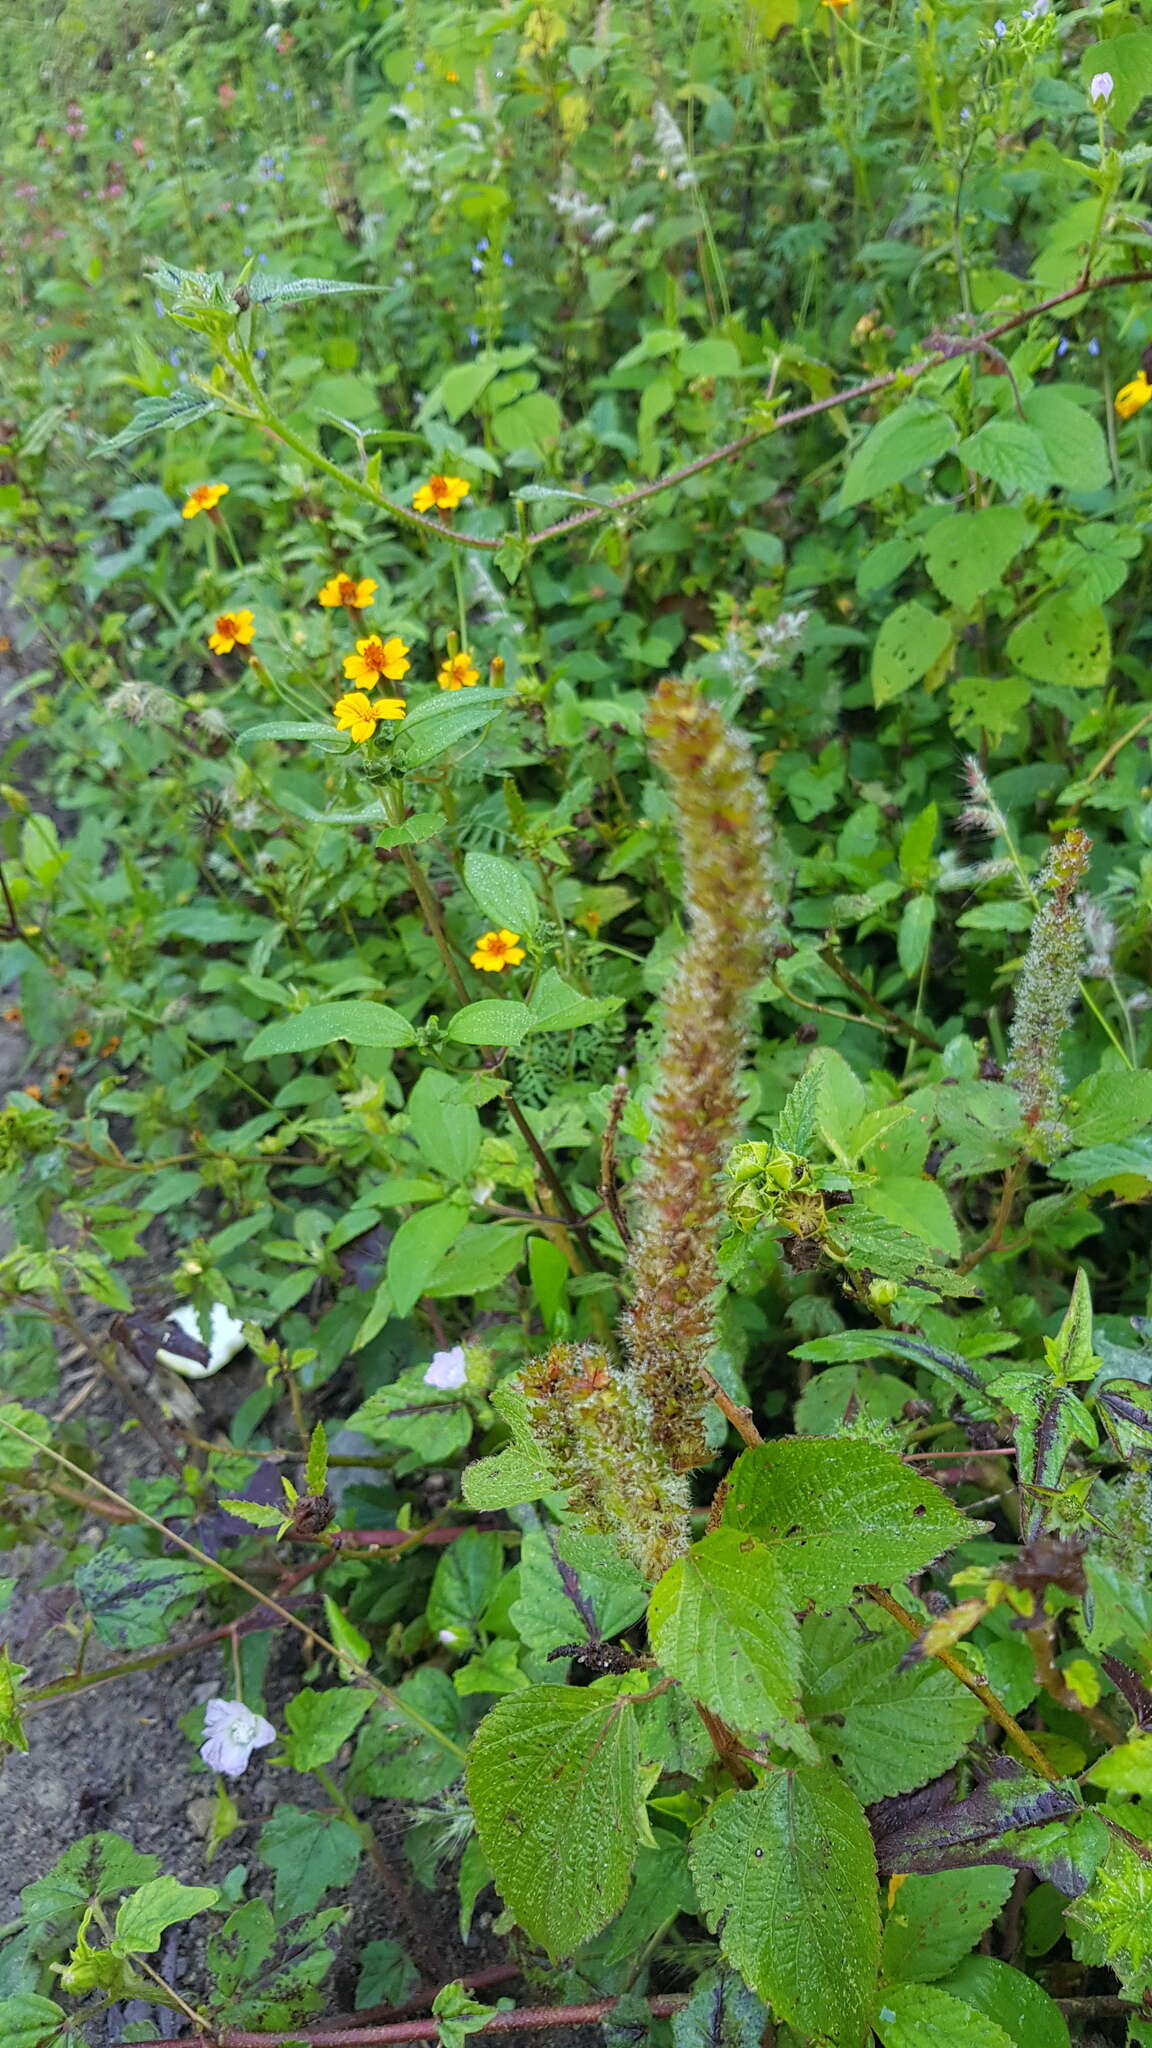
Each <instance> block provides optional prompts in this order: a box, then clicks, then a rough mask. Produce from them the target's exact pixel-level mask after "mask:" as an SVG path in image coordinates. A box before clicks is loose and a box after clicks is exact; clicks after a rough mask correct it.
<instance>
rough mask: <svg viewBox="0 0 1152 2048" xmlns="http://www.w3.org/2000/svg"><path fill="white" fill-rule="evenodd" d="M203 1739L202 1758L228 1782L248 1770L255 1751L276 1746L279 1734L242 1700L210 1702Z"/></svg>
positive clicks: (205, 1714)
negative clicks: (249, 1761) (270, 1745)
mask: <svg viewBox="0 0 1152 2048" xmlns="http://www.w3.org/2000/svg"><path fill="white" fill-rule="evenodd" d="M204 1736H205V1739H204V1741H203V1742H202V1743H201V1745H200V1754H201V1756H202V1757H203V1759H204V1761H205V1763H206V1764H207V1765H208V1767H209V1769H210V1770H213V1771H223V1773H224V1775H225V1777H226V1778H238V1777H239V1776H240V1773H241V1771H243V1770H246V1769H247V1767H248V1759H249V1758H250V1756H251V1755H252V1751H253V1750H254V1749H263V1748H265V1746H266V1745H267V1744H268V1743H269V1742H275V1740H276V1730H275V1729H274V1728H273V1726H272V1723H271V1721H266V1720H265V1719H264V1717H263V1715H262V1714H254V1713H253V1712H252V1709H251V1707H246V1706H245V1705H244V1702H243V1700H209V1702H208V1705H207V1706H206V1707H205V1709H204Z"/></svg>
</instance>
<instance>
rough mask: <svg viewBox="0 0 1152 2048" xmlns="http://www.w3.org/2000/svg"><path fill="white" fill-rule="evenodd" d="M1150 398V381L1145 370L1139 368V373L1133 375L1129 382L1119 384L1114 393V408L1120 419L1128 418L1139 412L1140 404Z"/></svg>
mask: <svg viewBox="0 0 1152 2048" xmlns="http://www.w3.org/2000/svg"><path fill="white" fill-rule="evenodd" d="M1150 398H1152V383H1149V381H1148V372H1147V370H1141V372H1140V375H1139V376H1138V377H1133V379H1132V382H1131V383H1130V384H1122V385H1121V387H1120V389H1119V391H1118V392H1117V393H1116V401H1115V403H1116V410H1117V412H1118V413H1119V415H1120V417H1121V419H1122V420H1130V419H1131V417H1132V415H1133V413H1134V412H1139V410H1140V407H1141V406H1142V405H1147V403H1148V400H1149V399H1150Z"/></svg>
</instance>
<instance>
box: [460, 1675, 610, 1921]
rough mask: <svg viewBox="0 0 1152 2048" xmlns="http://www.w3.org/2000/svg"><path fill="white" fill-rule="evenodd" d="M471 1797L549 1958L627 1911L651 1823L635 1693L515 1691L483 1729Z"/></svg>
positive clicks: (522, 1914)
mask: <svg viewBox="0 0 1152 2048" xmlns="http://www.w3.org/2000/svg"><path fill="white" fill-rule="evenodd" d="M468 1796H469V1799H470V1801H471V1805H472V1810H473V1813H474V1814H475V1816H476V1827H477V1831H478V1833H479V1836H480V1844H481V1847H482V1848H483V1850H484V1854H485V1855H486V1856H487V1858H488V1861H489V1863H490V1864H491V1867H492V1872H493V1876H494V1878H495V1882H496V1887H497V1890H498V1891H499V1892H500V1893H501V1895H502V1897H503V1899H504V1902H505V1904H506V1905H507V1907H508V1908H509V1911H510V1912H512V1913H513V1914H514V1915H515V1917H516V1919H517V1920H518V1921H519V1922H520V1925H521V1926H522V1927H523V1928H524V1930H525V1933H527V1934H528V1935H530V1936H531V1938H532V1940H533V1941H538V1942H539V1943H540V1944H541V1946H542V1947H543V1948H546V1949H547V1950H548V1952H549V1954H550V1955H554V1956H559V1955H569V1954H571V1952H572V1950H573V1949H574V1948H578V1947H579V1945H580V1943H581V1942H583V1941H587V1940H588V1939H589V1938H590V1937H591V1936H592V1935H593V1934H598V1933H599V1931H600V1929H601V1928H602V1927H604V1926H606V1925H607V1923H608V1921H609V1920H610V1919H611V1918H612V1916H613V1914H614V1913H617V1912H619V1910H620V1907H621V1906H622V1905H623V1903H624V1900H625V1898H626V1896H627V1892H628V1883H629V1879H630V1877H631V1874H632V1865H633V1862H634V1860H635V1856H636V1851H637V1849H638V1848H639V1846H640V1842H641V1840H642V1839H643V1826H644V1823H643V1802H642V1784H641V1777H640V1766H639V1754H638V1747H637V1739H636V1722H635V1709H634V1708H633V1707H632V1706H631V1705H629V1704H628V1703H627V1702H626V1701H625V1700H622V1699H619V1698H613V1697H611V1696H609V1697H605V1695H604V1694H603V1693H601V1692H599V1691H598V1690H597V1689H596V1688H595V1687H580V1688H572V1687H568V1686H561V1685H539V1686H534V1687H533V1688H532V1689H531V1691H530V1692H527V1693H512V1694H510V1695H509V1696H508V1697H507V1698H506V1699H503V1700H501V1701H500V1704H499V1705H498V1706H497V1707H494V1708H493V1710H492V1712H491V1713H490V1714H489V1715H488V1716H487V1718H486V1719H485V1720H483V1721H482V1722H481V1723H480V1726H479V1728H478V1729H477V1731H476V1734H475V1737H474V1738H473V1742H472V1747H471V1750H470V1751H469V1756H468Z"/></svg>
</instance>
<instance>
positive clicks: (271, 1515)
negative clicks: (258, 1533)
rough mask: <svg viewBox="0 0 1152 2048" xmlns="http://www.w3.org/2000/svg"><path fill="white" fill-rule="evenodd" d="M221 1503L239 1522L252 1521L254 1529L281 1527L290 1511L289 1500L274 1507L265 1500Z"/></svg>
mask: <svg viewBox="0 0 1152 2048" xmlns="http://www.w3.org/2000/svg"><path fill="white" fill-rule="evenodd" d="M220 1505H221V1507H222V1508H223V1509H224V1511H225V1513H226V1514H229V1515H234V1516H235V1517H236V1520H237V1521H238V1522H251V1524H252V1526H253V1528H254V1529H279V1528H280V1526H281V1524H282V1523H283V1522H284V1520H285V1518H286V1516H287V1513H288V1505H287V1502H285V1503H284V1504H283V1505H282V1506H281V1507H273V1506H272V1505H271V1503H270V1502H268V1501H263V1500H222V1501H221V1503H220Z"/></svg>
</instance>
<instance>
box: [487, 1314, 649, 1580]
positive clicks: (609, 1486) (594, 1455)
mask: <svg viewBox="0 0 1152 2048" xmlns="http://www.w3.org/2000/svg"><path fill="white" fill-rule="evenodd" d="M520 1387H521V1390H522V1392H523V1395H524V1399H525V1403H526V1406H527V1411H528V1417H529V1420H530V1422H531V1427H532V1434H533V1436H534V1437H535V1439H536V1441H537V1442H538V1443H539V1445H540V1447H541V1449H542V1450H543V1451H544V1453H545V1455H546V1457H547V1459H548V1463H549V1465H550V1466H551V1468H552V1470H553V1472H554V1473H555V1474H556V1477H557V1479H558V1480H559V1482H560V1484H561V1486H562V1487H563V1489H564V1491H565V1493H566V1494H567V1496H568V1500H569V1502H570V1504H571V1506H572V1508H573V1509H574V1510H575V1512H576V1513H577V1514H578V1515H579V1516H580V1517H581V1518H582V1520H583V1521H584V1522H585V1523H586V1525H587V1526H588V1527H589V1528H592V1529H596V1530H599V1531H601V1532H602V1533H603V1534H604V1535H608V1536H613V1537H615V1538H616V1540H617V1541H618V1542H620V1543H622V1544H623V1545H624V1547H625V1549H626V1550H627V1551H628V1552H629V1554H630V1555H631V1557H632V1558H633V1559H634V1561H635V1563H636V1564H637V1565H638V1566H639V1568H640V1570H641V1571H642V1572H643V1573H644V1575H645V1577H646V1578H649V1579H657V1578H659V1577H660V1575H661V1573H662V1572H665V1571H667V1569H668V1566H669V1565H670V1564H673V1563H674V1562H675V1560H676V1558H678V1557H679V1556H680V1555H681V1553H682V1552H683V1551H684V1550H686V1549H687V1547H688V1543H689V1520H688V1489H687V1484H686V1482H685V1480H684V1479H682V1478H681V1477H680V1475H679V1474H678V1473H676V1472H674V1471H673V1470H672V1468H671V1466H670V1465H669V1463H668V1460H667V1458H666V1457H665V1456H664V1454H663V1453H662V1452H661V1450H660V1447H659V1445H658V1444H656V1443H654V1442H653V1440H652V1434H651V1431H650V1429H649V1426H648V1418H647V1415H646V1412H645V1407H644V1403H643V1401H642V1399H641V1398H640V1396H639V1394H638V1392H637V1390H636V1387H635V1386H634V1385H633V1383H632V1381H631V1380H630V1379H629V1377H628V1376H627V1374H625V1373H624V1372H622V1371H621V1369H620V1367H619V1366H618V1365H616V1364H615V1363H614V1362H613V1361H612V1359H610V1358H609V1356H608V1354H607V1352H606V1351H604V1350H602V1349H601V1348H600V1347H599V1346H598V1345H594V1344H554V1345H553V1346H552V1349H551V1350H550V1351H547V1352H545V1354H544V1356H543V1357H542V1358H537V1359H534V1360H533V1362H532V1364H531V1365H529V1366H527V1367H526V1368H525V1370H524V1372H523V1373H522V1374H521V1376H520Z"/></svg>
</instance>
